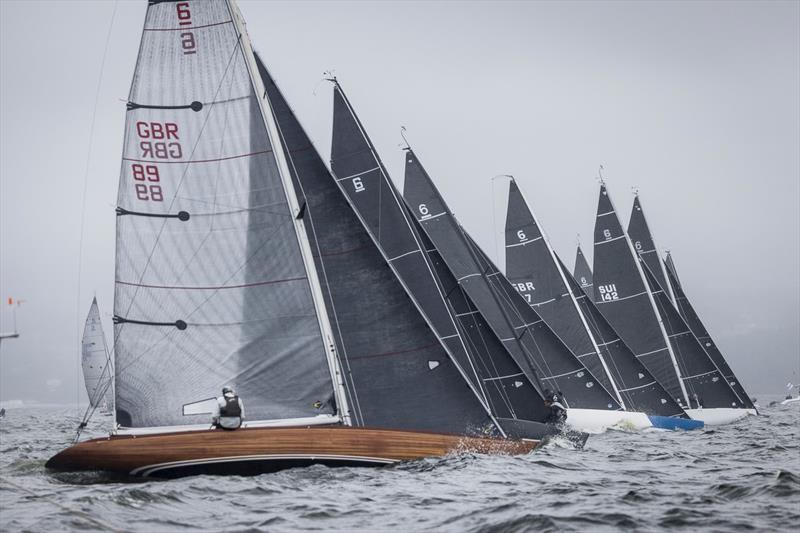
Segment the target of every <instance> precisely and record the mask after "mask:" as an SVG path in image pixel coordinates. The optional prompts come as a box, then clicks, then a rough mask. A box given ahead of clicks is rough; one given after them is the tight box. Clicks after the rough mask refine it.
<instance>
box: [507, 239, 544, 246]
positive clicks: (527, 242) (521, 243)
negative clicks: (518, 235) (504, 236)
mask: <svg viewBox="0 0 800 533" xmlns="http://www.w3.org/2000/svg"><path fill="white" fill-rule="evenodd" d="M541 239H542V238H541V237H536V238H535V239H531V240H529V241H522V242H517V243H514V244H507V245H506V248H513V247H515V246H525V245H526V244H530V243H532V242H536V241H539V240H541Z"/></svg>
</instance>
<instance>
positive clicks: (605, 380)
mask: <svg viewBox="0 0 800 533" xmlns="http://www.w3.org/2000/svg"><path fill="white" fill-rule="evenodd" d="M505 251H506V278H508V281H510V282H511V284H512V285H513V286H514V288H516V289H517V291H518V292H519V293H520V294H521V295H522V296H523V297H524V298H525V300H526V301H527V303H528V305H530V306H531V307H533V308H534V309H535V310H536V312H537V313H538V314H539V316H540V317H542V319H544V321H545V322H546V323H547V325H548V326H550V328H551V329H552V330H553V331H554V332H555V334H556V335H558V336H559V338H560V339H561V340H562V341H564V344H566V345H567V347H568V348H569V349H570V350H571V351H572V353H573V354H575V356H576V357H577V358H578V359H580V361H581V362H582V363H583V364H584V365H585V366H586V367H587V368H588V369H589V371H590V372H591V373H592V375H594V377H595V378H596V379H597V380H598V381H600V383H602V384H603V386H604V387H605V389H606V390H607V391H609V392H610V393H612V394H613V395H614V396H615V397H617V399H618V400H620V401H621V400H622V399H621V398H620V397H619V395H618V394H617V392H616V390H615V389H616V386H615V385H614V383H613V382H612V380H611V378H610V377H609V375H608V368H607V367H606V362H605V361H604V360H603V354H602V353H601V352H600V350H599V348H598V346H597V345H596V343H595V341H594V338H593V337H592V334H591V332H590V331H589V329H588V324H586V322H585V320H584V319H583V315H581V312H580V310H579V308H578V304H577V302H576V301H575V296H578V295H582V294H583V292H582V291H579V292H577V293H576V294H573V293H572V290H571V288H570V287H569V286H568V285H567V280H566V278H565V277H564V274H563V273H562V272H561V269H560V267H559V265H558V263H557V262H556V256H555V253H554V252H553V250H552V248H551V247H550V243H549V242H548V239H547V236H546V235H545V234H544V230H543V229H542V228H541V226H540V225H539V223H538V221H537V220H536V216H535V215H534V214H533V212H532V211H531V209H530V207H529V206H528V204H527V202H526V201H525V198H524V197H523V195H522V191H520V189H519V187H518V186H517V182H516V181H515V180H513V179H512V180H511V182H510V183H509V188H508V207H507V210H506V225H505Z"/></svg>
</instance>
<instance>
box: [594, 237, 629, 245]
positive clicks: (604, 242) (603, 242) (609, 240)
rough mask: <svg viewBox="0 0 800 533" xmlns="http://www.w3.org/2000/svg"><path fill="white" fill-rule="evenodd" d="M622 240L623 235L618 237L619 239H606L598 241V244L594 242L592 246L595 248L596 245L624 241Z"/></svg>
mask: <svg viewBox="0 0 800 533" xmlns="http://www.w3.org/2000/svg"><path fill="white" fill-rule="evenodd" d="M624 238H625V235H620V236H619V237H613V238H611V239H607V240H605V241H599V242H596V243H594V244H595V246H597V245H598V244H606V243H608V242H613V241H616V240H619V239H624Z"/></svg>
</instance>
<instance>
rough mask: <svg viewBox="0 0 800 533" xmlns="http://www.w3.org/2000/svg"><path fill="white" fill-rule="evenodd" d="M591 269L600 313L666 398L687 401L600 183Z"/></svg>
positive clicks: (658, 320) (652, 303)
mask: <svg viewBox="0 0 800 533" xmlns="http://www.w3.org/2000/svg"><path fill="white" fill-rule="evenodd" d="M592 271H593V274H594V293H595V302H596V303H597V307H598V308H599V309H600V311H601V312H602V313H603V316H604V317H605V318H606V319H607V320H608V322H609V323H610V324H611V326H612V327H613V328H614V330H615V331H616V332H617V333H618V334H619V336H620V337H621V338H622V340H624V341H625V343H626V344H627V345H628V347H630V349H631V350H633V353H634V354H636V357H637V358H639V360H640V361H641V362H642V364H644V366H645V367H646V368H647V369H648V370H649V371H650V372H651V373H652V374H653V376H655V378H656V379H657V380H658V382H659V383H661V385H662V386H663V387H664V388H665V389H666V390H667V392H669V393H670V395H672V398H673V399H675V400H676V401H677V402H678V403H680V404H681V405H682V406H687V405H688V402H689V395H688V394H687V392H686V390H685V389H684V386H683V384H682V382H681V380H680V371H679V369H678V363H677V361H676V360H675V356H674V354H673V353H672V349H671V347H670V346H669V344H668V343H667V340H666V339H667V336H666V333H665V331H664V328H663V325H662V324H661V316H660V315H659V314H658V311H657V309H656V307H655V301H654V300H653V297H652V295H651V294H650V292H649V291H648V287H647V285H646V281H645V279H644V273H643V272H642V270H641V266H640V265H639V261H638V259H637V257H636V255H635V253H634V251H633V246H632V245H631V243H630V241H629V239H628V236H627V235H626V234H625V232H624V230H623V229H622V225H621V224H620V222H619V218H618V216H617V212H616V210H615V209H614V204H613V203H612V202H611V198H610V197H609V194H608V190H607V188H606V185H605V183H603V184H601V185H600V195H599V199H598V203H597V219H596V221H595V226H594V268H593V269H592Z"/></svg>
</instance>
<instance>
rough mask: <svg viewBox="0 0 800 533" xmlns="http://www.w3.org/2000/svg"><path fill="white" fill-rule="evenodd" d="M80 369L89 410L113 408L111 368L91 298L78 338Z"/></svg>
mask: <svg viewBox="0 0 800 533" xmlns="http://www.w3.org/2000/svg"><path fill="white" fill-rule="evenodd" d="M81 367H82V369H83V383H84V385H85V386H86V395H87V396H88V397H89V404H90V405H91V406H92V407H100V408H102V409H104V410H109V411H110V410H112V409H113V408H114V390H113V371H114V370H113V365H112V364H111V357H110V355H109V353H108V345H107V344H106V336H105V334H104V333H103V323H102V321H101V320H100V309H99V308H98V307H97V298H93V299H92V305H91V307H89V314H88V315H87V316H86V324H85V325H84V327H83V338H82V339H81Z"/></svg>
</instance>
